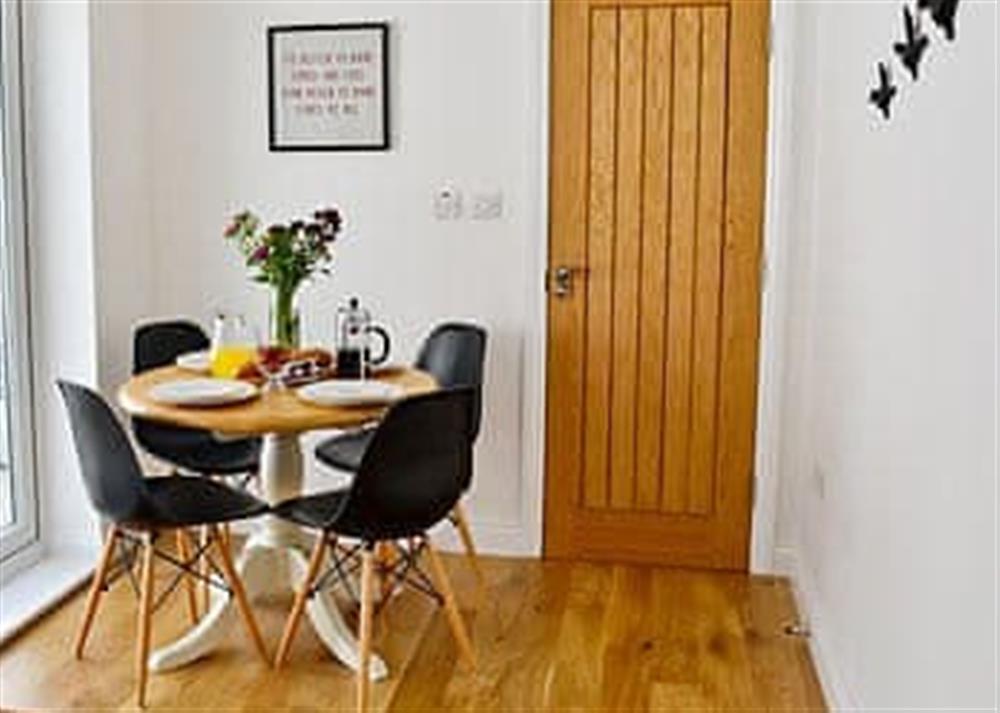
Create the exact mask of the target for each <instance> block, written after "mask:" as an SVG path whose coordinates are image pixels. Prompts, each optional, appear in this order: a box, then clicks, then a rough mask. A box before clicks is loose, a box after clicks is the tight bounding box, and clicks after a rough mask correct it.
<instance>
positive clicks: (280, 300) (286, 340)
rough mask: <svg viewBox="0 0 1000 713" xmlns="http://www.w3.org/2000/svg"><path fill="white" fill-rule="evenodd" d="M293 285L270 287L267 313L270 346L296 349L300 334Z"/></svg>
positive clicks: (297, 307) (297, 308)
mask: <svg viewBox="0 0 1000 713" xmlns="http://www.w3.org/2000/svg"><path fill="white" fill-rule="evenodd" d="M296 293H297V290H296V288H295V287H288V286H283V285H275V286H272V288H271V308H270V312H269V314H268V333H269V335H270V339H271V346H279V347H285V348H287V349H297V348H298V347H299V346H300V345H299V337H300V335H301V332H300V326H301V322H300V319H299V306H298V300H297V299H296Z"/></svg>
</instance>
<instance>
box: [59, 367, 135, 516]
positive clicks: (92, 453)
mask: <svg viewBox="0 0 1000 713" xmlns="http://www.w3.org/2000/svg"><path fill="white" fill-rule="evenodd" d="M57 384H58V386H59V391H61V392H62V397H63V402H64V403H65V404H66V411H67V413H68V414H69V422H70V427H71V428H72V431H73V440H74V442H75V443H76V453H77V456H78V457H79V459H80V471H81V472H82V473H83V482H84V484H85V485H86V488H87V494H88V496H89V497H90V501H91V503H92V504H93V505H94V507H95V508H96V509H97V511H98V512H99V513H100V514H101V515H103V516H104V517H106V518H108V519H109V520H112V521H113V522H130V521H138V520H141V516H142V513H143V510H144V506H145V505H146V502H147V499H146V498H147V495H146V493H147V491H146V484H145V481H144V479H143V475H142V470H141V469H140V468H139V463H138V461H137V460H136V457H135V451H133V450H132V444H131V443H129V440H128V436H126V435H125V430H124V429H123V428H122V427H121V424H120V423H118V419H117V418H115V414H114V412H113V411H112V410H111V407H109V406H108V404H107V403H106V402H105V401H104V399H103V398H101V396H100V395H98V394H97V393H95V392H93V391H91V390H90V389H88V388H86V387H84V386H80V385H78V384H72V383H69V382H67V381H61V380H60V381H58V382H57Z"/></svg>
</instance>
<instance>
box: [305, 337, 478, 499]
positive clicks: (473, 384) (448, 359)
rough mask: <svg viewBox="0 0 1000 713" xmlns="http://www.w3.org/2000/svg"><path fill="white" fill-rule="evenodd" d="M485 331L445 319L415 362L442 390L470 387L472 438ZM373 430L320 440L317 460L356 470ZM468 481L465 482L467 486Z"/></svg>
mask: <svg viewBox="0 0 1000 713" xmlns="http://www.w3.org/2000/svg"><path fill="white" fill-rule="evenodd" d="M485 357H486V330H484V329H483V328H482V327H479V326H477V325H474V324H466V323H461V322H448V323H445V324H441V325H438V326H437V327H435V328H434V330H433V331H432V332H431V333H430V334H429V335H428V336H427V339H426V340H424V343H423V345H422V347H421V349H420V353H419V354H418V356H417V360H416V362H415V364H414V366H416V367H417V368H418V369H422V370H423V371H426V372H428V373H429V374H431V375H432V376H433V377H434V378H435V379H436V380H437V382H438V386H440V387H441V388H444V389H453V388H458V387H468V388H471V389H473V401H472V426H471V429H472V437H473V441H474V440H475V438H476V436H477V435H478V434H479V425H480V420H481V418H482V386H483V364H484V361H485ZM373 433H374V429H371V428H366V429H359V430H355V431H348V432H346V433H343V434H339V435H336V436H333V437H332V438H328V439H327V440H325V441H323V443H321V444H320V445H319V446H318V447H317V448H316V457H317V458H318V459H319V460H320V462H322V463H324V464H326V465H328V466H330V467H332V468H336V469H338V470H345V471H348V472H351V473H353V472H356V471H357V470H358V468H359V467H361V459H362V457H363V456H364V453H365V450H366V449H367V448H368V446H369V445H370V443H371V439H372V434H373ZM467 487H468V484H466V488H467Z"/></svg>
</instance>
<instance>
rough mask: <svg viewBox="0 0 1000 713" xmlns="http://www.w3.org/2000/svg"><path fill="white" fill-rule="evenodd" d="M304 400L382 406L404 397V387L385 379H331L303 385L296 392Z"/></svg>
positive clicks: (345, 404)
mask: <svg viewBox="0 0 1000 713" xmlns="http://www.w3.org/2000/svg"><path fill="white" fill-rule="evenodd" d="M295 393H296V394H298V397H299V398H300V399H302V400H303V401H305V402H307V403H311V404H315V405H316V406H339V407H344V406H380V405H384V404H391V403H393V402H395V401H398V400H399V399H401V398H402V397H403V389H402V388H401V387H399V386H397V385H395V384H387V383H385V382H384V381H371V380H365V381H358V380H354V379H351V380H347V379H331V380H329V381H317V382H316V383H315V384H309V385H308V386H303V387H302V388H301V389H298V390H297V391H296V392H295Z"/></svg>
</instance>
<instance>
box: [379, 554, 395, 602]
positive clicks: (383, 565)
mask: <svg viewBox="0 0 1000 713" xmlns="http://www.w3.org/2000/svg"><path fill="white" fill-rule="evenodd" d="M375 560H376V561H377V562H378V565H379V567H378V568H379V601H380V602H384V601H385V600H386V599H388V598H389V597H391V596H392V591H393V589H395V582H394V581H393V578H392V575H390V574H389V573H390V572H391V571H392V568H393V567H394V566H395V564H396V551H395V550H394V549H392V546H391V545H390V544H389V543H388V542H380V543H378V544H377V545H376V546H375ZM382 611H383V612H384V611H385V609H384V608H383V609H382Z"/></svg>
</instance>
